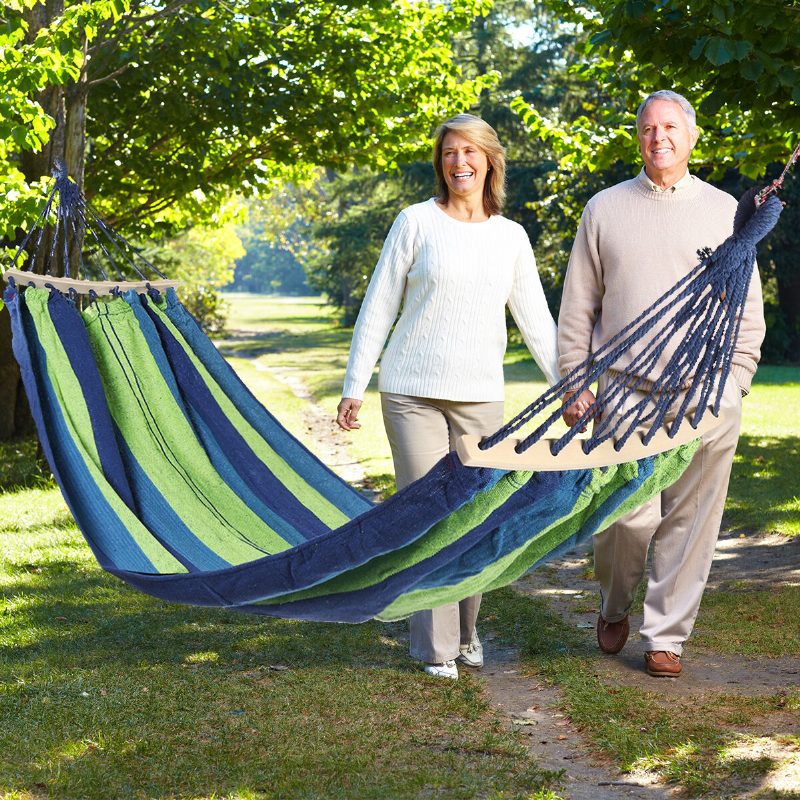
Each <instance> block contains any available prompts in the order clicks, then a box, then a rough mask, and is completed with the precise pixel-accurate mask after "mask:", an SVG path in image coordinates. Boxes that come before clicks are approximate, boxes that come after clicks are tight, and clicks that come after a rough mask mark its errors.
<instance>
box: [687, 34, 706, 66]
mask: <svg viewBox="0 0 800 800" xmlns="http://www.w3.org/2000/svg"><path fill="white" fill-rule="evenodd" d="M707 43H708V36H701V37H700V38H699V39H697V40H696V41H695V43H694V47H692V49H691V50H690V51H689V58H691V59H692V60H693V61H697V59H698V58H700V56H701V55H703V48H704V47H705V46H706V44H707Z"/></svg>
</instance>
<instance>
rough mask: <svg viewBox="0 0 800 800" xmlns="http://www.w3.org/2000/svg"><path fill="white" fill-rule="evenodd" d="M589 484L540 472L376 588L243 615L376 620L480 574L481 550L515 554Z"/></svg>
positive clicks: (572, 474)
mask: <svg viewBox="0 0 800 800" xmlns="http://www.w3.org/2000/svg"><path fill="white" fill-rule="evenodd" d="M464 469H469V468H468V467H464ZM590 480H591V470H573V471H569V472H539V473H537V474H535V475H534V476H533V477H532V478H531V479H530V480H529V481H528V482H527V483H526V484H525V485H524V486H522V487H521V488H520V489H519V490H518V491H516V492H514V493H513V494H512V495H510V496H509V498H508V499H507V500H506V501H505V502H504V503H503V504H502V505H501V506H498V507H497V508H496V509H495V510H494V511H493V512H492V513H491V514H490V515H489V516H488V517H487V518H486V519H485V520H484V521H483V522H482V523H481V524H480V525H477V526H476V527H475V528H473V529H472V530H470V531H469V532H468V533H466V534H465V535H464V536H461V537H460V538H459V539H457V540H456V541H455V542H453V543H452V544H450V545H448V546H447V547H444V548H442V549H441V550H439V551H438V552H436V553H435V554H434V555H432V556H431V557H430V558H427V559H425V560H424V561H420V562H418V563H416V564H414V565H412V566H410V567H408V568H407V569H405V570H402V571H401V572H398V573H396V574H394V575H392V576H390V577H388V578H386V580H384V581H381V582H380V583H378V584H374V585H372V586H368V587H365V588H364V589H358V590H356V591H353V592H340V593H338V594H328V595H325V596H323V597H316V598H310V599H308V600H296V601H290V602H286V603H280V604H270V605H268V606H252V605H249V606H248V608H247V610H248V611H257V612H258V613H263V614H265V615H267V616H280V617H290V618H292V619H305V620H315V621H319V622H335V621H346V622H365V621H366V620H368V619H372V618H373V617H376V616H378V615H379V614H380V613H381V612H382V611H383V610H384V609H385V608H386V607H387V606H388V605H390V604H391V603H392V602H394V601H395V600H396V599H397V598H398V597H400V596H401V595H403V594H405V593H407V592H410V591H415V590H417V589H424V588H432V587H438V586H441V585H450V584H453V583H457V582H458V580H459V579H460V578H459V577H458V576H459V575H460V576H462V577H468V576H469V575H471V574H474V573H475V572H480V571H481V569H482V567H483V566H486V562H484V564H483V565H482V566H481V567H479V568H477V569H476V566H477V565H476V563H475V562H474V561H473V559H472V556H473V555H475V554H477V553H480V552H481V551H482V548H483V552H486V551H492V552H493V553H495V554H496V555H495V556H494V557H499V556H500V555H503V554H504V553H505V552H510V551H511V550H513V549H515V548H514V543H515V542H518V541H520V540H522V541H525V540H530V539H531V538H532V535H533V533H532V532H534V531H540V530H542V529H543V528H545V527H547V526H549V525H552V524H553V523H554V522H556V521H557V520H559V519H561V518H562V517H563V516H564V513H565V512H564V509H567V508H572V507H573V506H574V505H575V503H576V501H577V499H578V497H579V495H580V493H581V492H582V491H583V490H584V488H585V487H586V485H587V484H588V482H589V481H590ZM467 565H469V566H467ZM451 570H452V572H453V574H452V575H451V574H450V573H451ZM434 574H435V575H436V576H437V578H436V581H430V578H431V576H432V575H434ZM429 584H430V585H429Z"/></svg>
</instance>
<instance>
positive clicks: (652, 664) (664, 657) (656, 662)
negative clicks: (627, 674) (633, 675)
mask: <svg viewBox="0 0 800 800" xmlns="http://www.w3.org/2000/svg"><path fill="white" fill-rule="evenodd" d="M644 663H645V666H646V667H647V674H648V675H652V676H653V677H654V678H677V677H678V675H680V674H681V669H682V667H681V657H680V656H679V655H677V654H676V653H671V652H670V651H669V650H648V651H647V652H646V653H645V654H644Z"/></svg>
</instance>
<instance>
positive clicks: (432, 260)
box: [342, 198, 559, 402]
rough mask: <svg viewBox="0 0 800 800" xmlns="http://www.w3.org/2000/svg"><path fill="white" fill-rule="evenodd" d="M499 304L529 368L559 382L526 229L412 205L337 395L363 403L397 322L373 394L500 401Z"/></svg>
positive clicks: (389, 241) (388, 252) (377, 275)
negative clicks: (534, 367) (513, 323)
mask: <svg viewBox="0 0 800 800" xmlns="http://www.w3.org/2000/svg"><path fill="white" fill-rule="evenodd" d="M401 303H402V307H403V308H402V312H401V313H400V317H399V319H397V314H398V311H399V309H400V306H401ZM506 304H508V306H509V308H510V310H511V313H512V315H513V317H514V320H515V321H516V323H517V325H518V326H519V329H520V331H521V332H522V336H523V338H524V339H525V343H526V344H527V346H528V349H529V350H530V351H531V353H532V354H533V357H534V359H535V360H536V363H537V364H538V365H539V367H540V368H541V370H542V372H544V374H545V376H546V377H547V379H548V381H549V382H550V383H555V382H557V381H558V379H559V374H558V345H557V342H556V325H555V322H554V321H553V317H552V315H551V313H550V310H549V308H548V306H547V301H546V299H545V296H544V292H543V291H542V285H541V282H540V281H539V273H538V272H537V270H536V261H535V259H534V256H533V251H532V249H531V244H530V241H529V240H528V235H527V234H526V233H525V229H524V228H523V227H522V226H521V225H518V224H517V223H516V222H512V221H511V220H509V219H506V218H505V217H502V216H492V217H490V218H489V219H488V220H486V221H485V222H460V221H459V220H456V219H453V218H452V217H451V216H449V215H448V214H446V213H445V212H444V211H443V210H442V209H441V208H439V206H437V205H436V203H435V201H434V199H433V198H431V199H430V200H428V201H426V202H424V203H417V204H415V205H413V206H409V207H408V208H406V209H404V210H403V211H402V212H400V214H399V216H398V217H397V219H396V220H395V222H394V224H393V225H392V228H391V230H390V231H389V234H388V236H387V237H386V241H385V242H384V245H383V251H382V252H381V256H380V259H379V260H378V264H377V266H376V267H375V272H374V274H373V276H372V279H371V280H370V283H369V287H368V289H367V294H366V297H365V298H364V303H363V305H362V306H361V311H360V313H359V315H358V320H357V321H356V326H355V329H354V331H353V342H352V345H351V347H350V357H349V360H348V362H347V371H346V373H345V380H344V387H343V390H342V395H343V396H344V397H353V398H355V399H358V400H361V399H362V398H363V397H364V390H365V389H366V387H367V384H368V383H369V380H370V378H371V377H372V372H373V370H374V368H375V364H376V363H377V361H378V357H379V356H380V354H381V350H382V349H383V345H384V343H385V342H386V337H387V336H388V334H389V331H390V330H391V328H392V325H393V324H394V323H395V320H396V319H397V324H396V325H395V327H394V330H393V331H392V335H391V338H390V339H389V344H388V346H387V348H386V352H385V353H384V354H383V358H382V359H381V369H380V376H379V380H378V388H379V389H380V391H382V392H392V393H395V394H405V395H412V396H415V397H429V398H436V399H438V400H459V401H465V402H482V401H497V400H502V399H503V395H504V391H503V354H504V353H505V349H506V317H505V308H506Z"/></svg>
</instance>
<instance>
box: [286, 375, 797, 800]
mask: <svg viewBox="0 0 800 800" xmlns="http://www.w3.org/2000/svg"><path fill="white" fill-rule="evenodd" d="M272 374H273V375H274V376H275V377H277V378H278V379H279V380H281V381H283V382H284V383H285V384H286V385H288V386H289V387H290V388H291V389H292V391H293V392H294V393H295V394H296V395H297V396H298V397H301V398H303V399H305V400H307V401H308V405H307V407H306V412H305V414H306V417H305V420H304V422H305V424H306V426H307V428H308V430H309V433H310V435H311V437H312V438H313V441H314V442H315V446H314V449H315V452H316V454H317V455H318V456H319V457H320V458H322V459H323V460H324V461H325V463H326V464H328V465H329V466H330V467H331V468H332V469H333V470H335V471H336V472H337V473H338V474H340V475H341V476H342V477H343V478H344V479H345V480H347V481H348V482H349V483H351V484H352V485H355V486H357V487H361V488H362V489H363V487H364V486H365V481H364V473H363V470H361V468H360V465H359V464H358V463H357V462H356V461H354V459H353V458H352V457H351V456H350V454H349V450H348V444H347V438H346V436H345V435H344V434H343V433H342V432H340V431H339V430H338V429H337V428H336V425H335V423H334V422H333V420H331V419H330V416H329V415H328V414H327V413H326V412H324V411H323V410H322V409H321V408H320V407H319V406H317V405H316V404H315V403H314V402H313V400H312V398H311V396H310V393H309V392H308V390H307V389H306V387H305V385H304V384H303V382H302V379H301V377H300V375H299V372H298V371H295V370H292V369H283V370H273V371H272ZM778 543H780V545H781V546H780V547H777V546H776V544H778ZM588 563H589V559H588V551H587V549H586V548H584V549H582V550H579V551H576V552H573V553H571V554H569V555H567V556H565V557H563V558H561V559H559V560H557V561H553V562H551V563H550V564H549V565H548V566H547V567H545V568H542V569H539V570H536V571H535V572H532V573H530V574H528V575H526V576H525V577H524V578H522V579H521V580H520V581H518V582H517V583H516V584H514V588H515V589H517V590H518V591H520V592H522V593H524V594H529V595H532V596H536V597H545V598H547V600H548V603H549V605H550V607H551V608H552V610H553V611H555V612H556V613H558V614H559V615H560V616H561V617H562V618H563V619H564V620H565V621H566V622H567V623H568V624H570V625H573V626H575V627H577V628H579V629H581V630H584V631H585V632H586V636H587V637H590V638H593V637H594V624H595V620H596V617H597V611H596V608H594V604H595V602H596V601H595V598H596V595H597V588H596V584H595V583H594V582H593V581H589V580H587V579H586V577H585V576H584V573H585V572H586V569H587V566H588ZM743 579H747V580H748V581H753V580H758V581H759V582H760V583H763V585H774V584H775V583H777V582H785V583H789V584H792V585H796V586H800V540H795V541H793V542H785V541H783V540H778V541H776V540H775V539H774V538H770V537H750V538H746V539H740V538H739V537H734V536H732V535H726V534H723V535H722V536H721V537H720V542H719V546H718V548H717V554H716V557H715V560H714V565H713V567H712V572H711V577H710V580H709V584H708V586H709V590H710V591H713V590H715V589H717V588H719V587H720V586H721V585H722V584H725V583H729V582H730V581H736V580H743ZM640 622H641V619H638V618H636V617H635V616H634V617H632V626H631V629H632V631H635V630H637V629H638V625H639V623H640ZM484 647H485V654H486V666H485V667H484V668H483V670H481V671H480V672H479V673H475V674H477V675H479V676H480V679H481V680H482V681H483V683H484V685H485V688H486V691H487V692H488V694H489V697H490V700H491V703H492V705H493V706H494V707H495V709H496V710H497V711H498V712H499V713H501V714H502V715H503V716H504V717H505V718H506V721H507V725H508V726H509V727H510V728H517V729H519V730H520V731H521V732H522V733H523V734H524V735H525V738H526V739H527V747H528V749H529V750H530V752H531V754H532V755H533V756H534V757H535V759H536V761H537V762H538V763H539V764H540V765H541V766H542V767H543V768H545V769H549V770H556V771H559V770H564V777H563V783H564V788H562V789H560V790H559V794H560V795H562V796H563V797H565V798H569V799H570V800H612V798H631V799H632V800H640V799H641V800H647V799H648V798H650V799H651V800H660V799H661V798H672V797H675V796H676V790H675V789H672V788H669V787H665V786H664V785H663V784H661V783H659V781H658V780H657V778H655V777H654V776H653V775H652V774H648V773H638V774H637V773H634V774H621V773H619V772H617V771H615V770H613V769H612V768H610V767H609V766H608V765H607V764H604V763H602V761H601V760H599V759H598V758H596V756H595V755H593V753H592V752H591V750H590V748H589V746H588V745H587V743H586V742H585V741H584V740H583V739H582V737H581V735H580V733H579V732H578V731H577V730H575V729H574V728H573V727H572V725H571V724H570V722H569V720H568V719H567V718H566V716H565V715H564V714H563V713H562V712H561V711H560V709H561V708H562V707H563V702H562V700H561V697H560V694H559V691H558V689H557V688H555V687H552V686H547V685H544V684H542V683H539V682H538V681H536V680H534V679H531V678H529V677H527V676H523V675H522V674H520V672H519V668H518V667H519V665H518V659H517V654H516V653H515V652H514V651H513V650H511V649H507V648H502V647H499V646H496V645H495V643H494V641H493V639H492V637H491V636H486V637H485V640H484ZM643 658H644V656H643V647H642V645H641V642H640V641H639V640H638V636H637V635H636V634H635V633H634V634H633V635H632V636H631V641H630V642H629V644H628V645H627V646H626V648H625V651H623V654H621V655H620V656H617V657H608V658H602V659H600V660H599V669H600V674H601V677H602V679H603V681H604V682H605V683H606V685H608V686H615V685H617V686H636V687H639V688H642V689H645V690H651V691H652V690H653V689H654V688H655V687H656V686H657V688H658V691H659V692H661V693H662V694H664V695H668V696H675V697H682V698H686V697H696V698H697V699H698V701H701V700H702V697H703V695H704V694H705V693H707V692H709V693H710V692H721V691H728V692H731V691H733V692H736V693H741V694H762V693H770V694H773V693H775V691H776V690H779V689H781V688H784V687H786V686H793V685H797V684H798V683H800V674H799V672H800V666H799V665H798V660H797V659H790V658H775V659H765V658H759V659H743V658H741V657H735V658H733V657H725V656H721V655H719V654H715V653H710V652H707V653H704V652H701V651H698V650H697V649H692V651H691V658H690V659H687V662H688V663H687V666H686V668H685V674H684V675H683V676H682V677H681V679H680V680H672V679H656V678H650V677H649V676H648V675H647V674H646V673H645V672H644V670H643V669H642V663H643ZM592 669H593V670H596V669H598V662H593V664H592ZM786 723H787V724H786V727H785V729H784V730H785V732H786V733H795V734H800V724H799V723H798V721H797V720H790V719H787V721H786Z"/></svg>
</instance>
